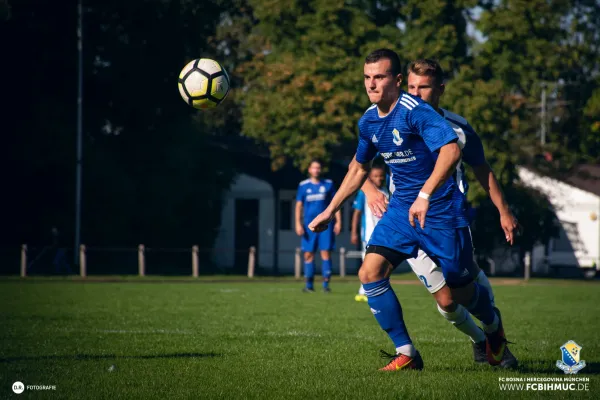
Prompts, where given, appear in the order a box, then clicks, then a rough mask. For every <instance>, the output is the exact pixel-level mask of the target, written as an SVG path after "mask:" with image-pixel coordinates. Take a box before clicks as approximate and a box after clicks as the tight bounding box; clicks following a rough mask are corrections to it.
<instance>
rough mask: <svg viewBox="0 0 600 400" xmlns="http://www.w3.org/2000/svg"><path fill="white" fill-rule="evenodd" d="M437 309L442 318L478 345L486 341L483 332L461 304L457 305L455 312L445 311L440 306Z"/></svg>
mask: <svg viewBox="0 0 600 400" xmlns="http://www.w3.org/2000/svg"><path fill="white" fill-rule="evenodd" d="M437 308H438V311H439V312H440V314H442V317H444V318H446V319H447V320H448V322H450V323H451V324H452V325H453V326H454V327H455V328H456V329H458V330H459V331H461V332H462V333H464V334H465V335H467V336H468V337H470V338H471V341H473V342H474V343H478V342H481V341H484V340H485V335H484V334H483V331H482V330H481V329H480V328H479V327H478V326H477V324H476V323H475V321H473V318H471V315H470V314H469V313H468V312H467V309H466V308H464V307H463V306H461V305H460V304H458V305H457V307H456V310H454V311H453V312H447V311H444V310H442V308H441V307H440V306H439V305H438V306H437Z"/></svg>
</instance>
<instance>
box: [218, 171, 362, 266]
mask: <svg viewBox="0 0 600 400" xmlns="http://www.w3.org/2000/svg"><path fill="white" fill-rule="evenodd" d="M288 174H289V172H288ZM288 176H289V178H288V179H285V181H286V182H287V184H286V185H285V187H286V188H279V189H275V188H274V185H273V184H271V183H269V182H268V181H267V180H264V179H259V178H256V177H253V176H250V175H247V174H240V175H238V176H237V177H236V179H235V181H234V183H233V185H232V186H231V188H230V189H229V191H228V192H227V193H226V194H225V197H224V204H223V209H222V212H221V226H220V229H219V231H218V233H217V237H216V240H215V244H214V250H213V254H212V259H213V262H214V263H215V264H216V265H218V266H220V267H222V268H225V269H231V270H232V272H233V271H235V272H244V271H245V270H246V268H247V265H248V249H249V248H250V246H254V247H256V248H257V265H258V267H259V268H261V269H263V270H266V272H269V273H271V272H278V273H281V274H292V273H294V257H295V252H296V248H297V247H299V246H300V238H299V237H298V236H297V235H296V232H295V222H294V211H295V205H296V190H295V187H296V186H297V185H298V183H299V182H300V180H302V179H305V178H303V177H302V175H301V174H299V173H298V175H295V174H293V173H292V174H289V175H288ZM275 181H277V180H275ZM279 181H281V179H279ZM351 213H352V204H351V203H350V202H347V203H346V204H344V206H343V209H342V232H341V233H340V234H339V235H338V236H337V237H336V250H339V249H340V248H341V247H344V248H346V249H347V250H351V249H355V246H353V245H352V244H350V226H351V225H350V224H351V218H352V214H351ZM316 259H317V261H316V265H317V271H318V272H319V271H320V257H319V256H318V255H317V257H316ZM332 261H333V271H334V274H336V273H338V271H339V253H338V251H336V252H334V254H333V255H332ZM355 264H356V263H355V262H353V261H351V260H349V261H348V262H347V263H346V266H347V269H348V272H349V273H352V272H353V270H354V269H356V268H358V265H355Z"/></svg>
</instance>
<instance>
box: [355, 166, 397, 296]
mask: <svg viewBox="0 0 600 400" xmlns="http://www.w3.org/2000/svg"><path fill="white" fill-rule="evenodd" d="M386 177H387V176H386V172H385V166H383V165H373V166H372V167H371V171H370V172H369V181H370V182H372V183H374V185H375V186H376V188H377V190H378V192H379V193H381V194H382V195H383V196H385V201H386V202H388V201H389V198H390V192H389V190H388V188H387V180H386ZM352 208H353V210H354V211H353V213H352V229H351V236H350V242H351V243H352V244H354V245H357V244H359V243H360V244H361V245H362V252H363V254H362V257H363V259H364V258H365V253H366V251H367V243H368V242H369V239H370V238H371V234H372V233H373V230H374V229H375V225H377V223H378V222H379V220H380V219H381V218H380V217H378V216H376V215H375V214H373V212H372V211H371V208H369V207H368V206H367V202H366V196H365V193H364V192H363V191H362V190H361V191H359V192H358V194H357V195H356V198H355V199H354V202H353V203H352ZM359 221H360V223H359ZM359 225H360V233H359V231H358V226H359ZM354 300H356V301H364V302H367V301H368V299H367V295H366V294H365V289H364V288H363V287H362V285H360V288H359V289H358V294H357V295H356V296H354Z"/></svg>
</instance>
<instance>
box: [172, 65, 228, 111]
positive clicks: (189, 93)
mask: <svg viewBox="0 0 600 400" xmlns="http://www.w3.org/2000/svg"><path fill="white" fill-rule="evenodd" d="M177 86H179V93H180V94H181V97H182V98H183V100H184V101H185V102H186V103H188V104H189V105H190V106H192V107H194V108H199V109H206V108H213V107H216V106H218V105H219V103H221V102H222V101H223V99H224V98H225V96H227V93H229V76H228V75H227V72H225V68H223V66H222V65H221V64H219V63H218V62H216V61H215V60H211V59H208V58H198V59H196V60H192V61H190V62H189V63H188V64H187V65H186V66H185V67H183V69H182V70H181V73H180V74H179V83H178V84H177Z"/></svg>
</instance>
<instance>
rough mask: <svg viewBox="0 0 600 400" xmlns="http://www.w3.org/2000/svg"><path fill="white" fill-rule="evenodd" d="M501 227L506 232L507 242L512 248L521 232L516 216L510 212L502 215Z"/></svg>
mask: <svg viewBox="0 0 600 400" xmlns="http://www.w3.org/2000/svg"><path fill="white" fill-rule="evenodd" d="M500 225H501V226H502V230H503V231H504V236H505V238H506V241H507V242H509V243H510V245H511V246H512V245H513V243H514V240H515V236H516V234H517V232H518V230H519V221H517V219H516V218H515V216H514V215H513V214H512V213H511V212H510V211H509V212H508V213H505V214H501V215H500Z"/></svg>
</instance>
